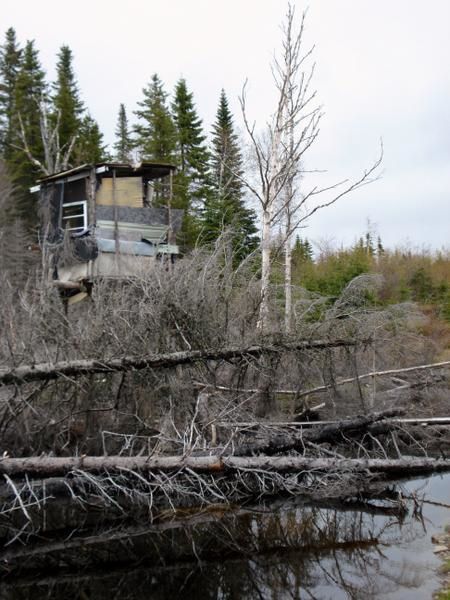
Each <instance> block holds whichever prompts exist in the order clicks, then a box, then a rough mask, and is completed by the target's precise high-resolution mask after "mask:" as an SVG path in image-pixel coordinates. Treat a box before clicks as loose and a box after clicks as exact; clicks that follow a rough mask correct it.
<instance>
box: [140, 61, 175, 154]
mask: <svg viewBox="0 0 450 600" xmlns="http://www.w3.org/2000/svg"><path fill="white" fill-rule="evenodd" d="M142 93H143V94H144V99H143V100H142V101H141V102H138V105H139V106H140V107H141V108H140V109H139V110H137V111H135V114H136V115H137V117H138V118H139V121H140V122H139V124H138V125H136V126H135V131H136V134H137V140H136V142H137V147H138V150H139V152H140V155H141V157H142V158H143V159H144V160H154V161H161V162H167V163H171V162H173V161H174V154H175V143H176V138H175V126H174V123H173V120H172V117H171V115H170V112H169V109H168V106H167V93H166V92H165V91H164V87H163V83H162V81H161V80H160V79H159V77H158V75H157V74H156V73H155V74H154V75H153V76H152V79H151V82H150V83H149V84H148V85H147V87H145V88H144V89H143V90H142Z"/></svg>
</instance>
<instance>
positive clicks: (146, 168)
mask: <svg viewBox="0 0 450 600" xmlns="http://www.w3.org/2000/svg"><path fill="white" fill-rule="evenodd" d="M93 168H95V169H96V170H97V171H101V173H102V174H104V175H106V176H107V174H108V173H111V174H112V172H113V171H114V170H115V171H116V175H117V176H118V177H132V176H133V175H135V176H141V177H145V178H146V179H159V178H160V177H166V176H167V175H169V174H170V172H174V171H175V170H176V167H175V165H171V164H169V163H161V162H153V161H143V162H141V163H139V164H137V165H131V164H128V163H119V162H102V163H96V164H95V165H88V164H85V165H80V166H79V167H74V168H73V169H68V170H66V171H61V172H59V173H54V174H53V175H49V176H47V177H42V178H41V179H38V183H47V182H50V181H58V180H59V179H66V178H67V177H71V176H73V175H76V174H79V173H80V174H81V173H83V171H86V175H87V173H88V172H89V171H90V169H93Z"/></svg>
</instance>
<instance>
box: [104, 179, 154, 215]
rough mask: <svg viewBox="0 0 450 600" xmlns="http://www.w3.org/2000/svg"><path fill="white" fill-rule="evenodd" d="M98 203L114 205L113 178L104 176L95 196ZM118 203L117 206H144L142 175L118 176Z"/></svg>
mask: <svg viewBox="0 0 450 600" xmlns="http://www.w3.org/2000/svg"><path fill="white" fill-rule="evenodd" d="M95 201H96V203H97V204H100V205H103V206H113V205H114V200H113V179H112V178H110V177H104V178H103V179H102V183H101V185H100V187H99V189H98V190H97V194H96V196H95ZM116 203H117V206H133V207H135V208H142V206H143V203H144V202H143V190H142V179H141V178H140V177H117V178H116Z"/></svg>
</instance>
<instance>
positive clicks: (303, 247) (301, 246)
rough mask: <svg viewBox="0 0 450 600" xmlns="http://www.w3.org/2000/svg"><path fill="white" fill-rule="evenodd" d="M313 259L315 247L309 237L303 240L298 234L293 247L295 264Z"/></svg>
mask: <svg viewBox="0 0 450 600" xmlns="http://www.w3.org/2000/svg"><path fill="white" fill-rule="evenodd" d="M312 259H313V248H312V245H311V242H310V241H309V240H308V238H305V239H304V240H302V238H301V237H300V236H298V235H297V237H296V238H295V244H294V247H293V248H292V262H293V263H294V264H296V265H297V264H300V263H305V262H312Z"/></svg>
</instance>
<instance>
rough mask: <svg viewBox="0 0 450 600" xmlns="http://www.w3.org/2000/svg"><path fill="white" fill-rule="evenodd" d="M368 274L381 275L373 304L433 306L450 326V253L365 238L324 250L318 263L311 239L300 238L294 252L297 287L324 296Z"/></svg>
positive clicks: (336, 294) (333, 294)
mask: <svg viewBox="0 0 450 600" xmlns="http://www.w3.org/2000/svg"><path fill="white" fill-rule="evenodd" d="M363 273H379V274H381V275H382V280H383V283H382V286H381V288H380V290H379V293H378V296H377V297H376V298H375V297H373V298H372V299H370V298H368V300H369V301H372V302H375V303H381V304H385V305H386V304H391V303H397V302H404V301H413V302H418V303H419V304H421V305H430V306H434V307H436V309H437V314H438V316H439V317H440V318H441V319H444V320H446V321H448V322H450V255H449V253H448V252H447V253H445V252H440V253H437V254H436V255H435V256H433V255H431V254H430V253H427V252H413V251H411V250H406V251H405V250H394V251H390V250H386V249H384V247H383V244H382V242H381V239H380V237H379V236H378V238H377V243H376V245H375V244H374V243H373V239H372V238H371V237H370V236H368V235H364V236H361V237H360V238H359V240H358V241H357V242H356V243H355V244H354V245H353V247H352V248H347V249H344V248H340V249H336V250H327V251H324V252H322V253H321V254H320V255H319V256H318V257H317V259H316V260H313V258H312V248H311V245H310V243H309V242H308V240H306V239H305V240H302V239H301V238H300V237H297V239H296V241H295V244H294V247H293V249H292V280H293V285H298V286H301V287H304V288H306V289H307V290H309V291H312V292H317V293H319V294H321V295H324V296H330V297H334V296H339V295H340V294H341V292H342V290H343V289H344V288H345V286H346V285H347V284H348V283H349V282H350V281H351V280H352V279H353V278H354V277H357V276H358V275H361V274H363Z"/></svg>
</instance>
